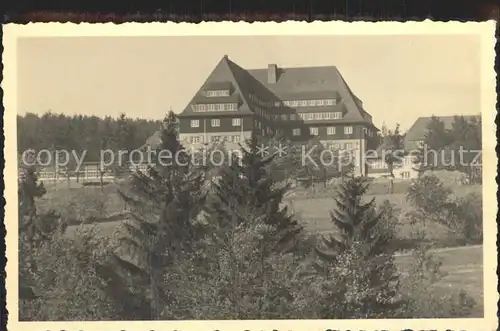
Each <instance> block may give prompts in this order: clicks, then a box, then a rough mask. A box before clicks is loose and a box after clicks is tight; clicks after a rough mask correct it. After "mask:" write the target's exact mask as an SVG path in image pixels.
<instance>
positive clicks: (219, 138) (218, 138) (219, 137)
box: [211, 136, 221, 143]
mask: <svg viewBox="0 0 500 331" xmlns="http://www.w3.org/2000/svg"><path fill="white" fill-rule="evenodd" d="M220 140H221V136H212V138H211V141H212V142H213V143H218V142H219V141H220Z"/></svg>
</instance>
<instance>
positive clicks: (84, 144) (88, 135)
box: [17, 112, 161, 162]
mask: <svg viewBox="0 0 500 331" xmlns="http://www.w3.org/2000/svg"><path fill="white" fill-rule="evenodd" d="M160 124H161V121H154V120H145V119H139V118H137V119H133V118H130V117H127V116H126V115H125V114H121V115H120V116H119V117H118V118H114V117H111V116H105V117H104V118H101V117H97V116H86V115H73V116H69V115H64V114H55V113H51V112H47V113H45V114H43V115H41V116H39V115H37V114H33V113H27V114H26V115H24V116H19V115H18V116H17V146H18V151H19V152H20V153H22V152H23V151H26V150H28V149H34V150H37V151H39V150H42V149H48V150H67V151H72V150H75V151H77V152H79V153H81V152H82V151H84V150H86V151H87V154H86V155H87V156H86V161H89V162H94V161H99V157H100V150H102V149H113V150H121V149H126V150H133V149H136V148H139V147H141V146H142V145H143V144H144V143H145V142H146V139H148V138H149V137H150V136H151V135H152V134H153V133H155V132H156V131H158V130H159V129H160ZM80 155H81V154H80Z"/></svg>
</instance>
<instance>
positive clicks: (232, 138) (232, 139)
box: [231, 136, 240, 143]
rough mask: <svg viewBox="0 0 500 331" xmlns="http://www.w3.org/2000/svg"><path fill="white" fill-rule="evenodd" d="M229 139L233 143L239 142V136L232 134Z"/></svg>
mask: <svg viewBox="0 0 500 331" xmlns="http://www.w3.org/2000/svg"><path fill="white" fill-rule="evenodd" d="M231 141H232V142H233V143H238V142H240V136H232V137H231Z"/></svg>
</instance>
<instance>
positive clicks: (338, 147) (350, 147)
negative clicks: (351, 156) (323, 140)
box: [325, 142, 359, 150]
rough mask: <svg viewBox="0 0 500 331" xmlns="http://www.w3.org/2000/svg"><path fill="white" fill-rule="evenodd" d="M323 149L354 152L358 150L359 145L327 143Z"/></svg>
mask: <svg viewBox="0 0 500 331" xmlns="http://www.w3.org/2000/svg"><path fill="white" fill-rule="evenodd" d="M325 147H326V148H328V149H331V150H356V149H359V143H340V142H335V143H328V144H325Z"/></svg>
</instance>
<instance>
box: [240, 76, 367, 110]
mask: <svg viewBox="0 0 500 331" xmlns="http://www.w3.org/2000/svg"><path fill="white" fill-rule="evenodd" d="M248 73H249V74H250V75H252V76H253V77H254V78H255V79H256V80H258V81H259V82H260V83H261V84H262V85H263V86H265V87H266V88H267V89H268V90H270V91H271V92H272V93H273V94H275V95H276V96H277V97H278V98H280V99H282V100H297V99H309V98H316V97H318V95H325V93H326V92H330V93H331V95H332V96H335V97H336V96H338V97H340V100H341V102H342V103H344V104H345V106H346V109H347V113H346V114H345V115H344V118H345V119H350V120H352V119H359V120H367V118H366V117H365V112H364V111H363V110H362V108H361V105H360V103H359V102H358V100H359V99H358V98H357V97H356V96H355V95H354V94H353V93H352V91H351V89H350V88H349V86H348V85H347V83H346V82H345V80H344V78H343V77H342V75H341V74H340V72H339V70H338V69H337V67H335V66H323V67H299V68H278V74H277V81H276V83H268V81H267V73H268V69H252V70H248ZM327 95H328V97H330V94H327ZM291 98H293V99H291Z"/></svg>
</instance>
